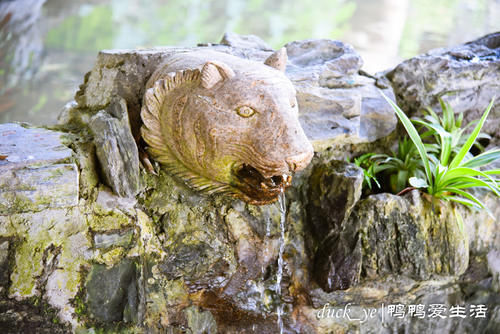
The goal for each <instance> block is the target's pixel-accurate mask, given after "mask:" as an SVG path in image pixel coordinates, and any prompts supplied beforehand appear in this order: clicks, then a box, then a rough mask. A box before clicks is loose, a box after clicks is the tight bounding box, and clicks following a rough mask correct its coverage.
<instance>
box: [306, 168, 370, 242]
mask: <svg viewBox="0 0 500 334" xmlns="http://www.w3.org/2000/svg"><path fill="white" fill-rule="evenodd" d="M308 184H309V189H308V194H307V197H308V198H309V199H310V200H309V201H308V204H307V207H306V210H307V226H308V227H309V228H310V229H311V236H312V237H313V238H314V239H316V244H319V243H321V242H322V241H323V240H324V239H325V237H326V236H327V235H328V234H329V233H330V232H332V231H334V230H340V229H341V226H342V223H343V222H344V221H345V220H346V219H347V218H348V217H349V215H350V214H351V211H352V208H353V207H354V205H355V204H356V203H357V202H358V200H359V198H360V197H361V189H362V185H363V171H362V170H361V168H359V167H357V166H356V165H354V164H351V163H347V162H345V161H337V160H333V161H330V162H328V163H316V164H315V165H314V167H313V169H312V172H311V176H310V177H309V179H308Z"/></svg>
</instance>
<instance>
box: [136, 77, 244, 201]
mask: <svg viewBox="0 0 500 334" xmlns="http://www.w3.org/2000/svg"><path fill="white" fill-rule="evenodd" d="M201 80H202V78H201V72H200V70H199V69H186V70H181V71H177V72H170V73H167V74H166V75H165V77H164V78H163V79H159V80H157V81H156V82H155V83H154V84H153V86H152V87H151V88H149V89H147V90H146V93H145V94H144V99H143V105H142V109H141V118H142V121H143V123H144V124H143V126H142V127H141V135H142V137H143V138H144V140H145V141H146V143H147V144H148V146H149V147H148V148H147V151H148V153H149V155H150V156H151V157H152V158H153V159H154V160H156V161H158V162H159V163H161V164H162V165H163V166H164V167H165V169H166V170H167V171H168V172H170V173H171V174H173V175H175V176H177V177H179V178H180V179H182V180H184V181H185V182H186V183H187V184H188V185H189V186H190V187H192V188H194V189H196V190H198V191H202V192H205V193H207V194H213V193H215V192H217V193H226V194H227V193H232V194H235V195H236V194H237V193H238V191H237V189H235V188H233V187H231V186H230V185H227V184H223V183H220V182H217V181H214V180H210V179H208V178H206V177H203V176H201V175H198V174H196V173H195V172H193V171H192V170H190V169H189V168H188V167H187V166H185V165H184V164H183V163H182V162H181V161H180V160H179V159H178V158H177V157H176V156H175V154H173V153H172V151H171V150H170V149H169V147H168V142H167V140H166V138H167V136H169V135H172V134H169V133H168V131H167V129H164V128H163V127H162V121H161V119H162V117H163V116H164V115H163V113H164V112H165V111H162V106H163V104H164V102H165V100H166V99H167V98H168V95H169V93H170V92H172V91H173V90H174V89H177V88H180V87H182V86H183V85H185V84H188V83H190V84H192V83H195V84H200V83H201ZM183 107H184V106H179V108H183ZM170 111H171V112H173V111H172V110H170Z"/></svg>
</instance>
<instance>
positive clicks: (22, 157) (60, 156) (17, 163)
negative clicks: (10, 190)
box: [0, 123, 73, 172]
mask: <svg viewBox="0 0 500 334" xmlns="http://www.w3.org/2000/svg"><path fill="white" fill-rule="evenodd" d="M63 135H64V134H63V133H61V132H56V131H50V130H47V129H43V128H29V127H23V126H21V125H20V124H15V123H6V124H0V136H1V138H2V141H1V142H0V156H1V157H0V172H4V171H6V170H9V169H19V168H23V167H28V166H42V165H48V164H56V163H63V162H69V161H70V158H71V156H72V154H73V151H72V150H71V149H69V148H68V147H66V146H64V144H63V138H62V136H63Z"/></svg>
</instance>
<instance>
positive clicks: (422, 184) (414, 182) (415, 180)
mask: <svg viewBox="0 0 500 334" xmlns="http://www.w3.org/2000/svg"><path fill="white" fill-rule="evenodd" d="M408 182H409V183H410V185H411V186H412V187H415V188H427V187H428V186H429V185H428V184H427V181H425V180H424V179H421V178H419V177H416V176H412V177H410V179H409V180H408Z"/></svg>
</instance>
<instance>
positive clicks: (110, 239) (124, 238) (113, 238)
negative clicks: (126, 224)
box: [94, 229, 134, 249]
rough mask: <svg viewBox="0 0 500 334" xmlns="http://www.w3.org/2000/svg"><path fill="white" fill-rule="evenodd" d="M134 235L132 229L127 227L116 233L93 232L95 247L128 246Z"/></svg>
mask: <svg viewBox="0 0 500 334" xmlns="http://www.w3.org/2000/svg"><path fill="white" fill-rule="evenodd" d="M133 237H134V230H133V229H127V230H124V231H119V232H116V233H97V234H94V246H95V248H102V249H106V248H110V247H119V246H122V247H128V246H129V245H130V243H131V242H132V238H133Z"/></svg>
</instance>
